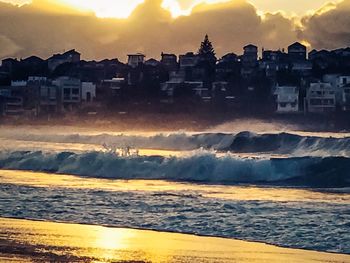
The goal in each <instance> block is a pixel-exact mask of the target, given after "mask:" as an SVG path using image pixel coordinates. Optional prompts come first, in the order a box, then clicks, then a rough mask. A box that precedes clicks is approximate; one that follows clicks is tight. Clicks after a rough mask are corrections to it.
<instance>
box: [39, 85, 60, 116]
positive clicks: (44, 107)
mask: <svg viewBox="0 0 350 263" xmlns="http://www.w3.org/2000/svg"><path fill="white" fill-rule="evenodd" d="M60 109H61V98H60V92H59V88H58V87H57V86H55V85H53V84H51V83H46V84H43V85H41V86H40V96H39V100H38V105H37V115H42V114H56V113H59V112H60Z"/></svg>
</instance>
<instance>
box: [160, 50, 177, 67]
mask: <svg viewBox="0 0 350 263" xmlns="http://www.w3.org/2000/svg"><path fill="white" fill-rule="evenodd" d="M161 57H162V58H161V60H160V63H161V64H162V65H163V66H164V67H165V69H166V70H167V71H168V72H174V71H177V70H178V68H179V65H178V63H177V56H176V55H175V54H166V53H163V52H162V54H161Z"/></svg>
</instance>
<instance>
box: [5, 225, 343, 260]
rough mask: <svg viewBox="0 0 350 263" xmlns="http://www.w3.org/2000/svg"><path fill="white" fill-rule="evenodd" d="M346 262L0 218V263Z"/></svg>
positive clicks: (240, 244) (223, 242)
mask: <svg viewBox="0 0 350 263" xmlns="http://www.w3.org/2000/svg"><path fill="white" fill-rule="evenodd" d="M48 261H49V262H243V263H245V262H269V263H274V262H276V263H277V262H293V263H294V262H333V263H336V262H339V263H340V262H350V255H340V254H331V253H321V252H314V251H305V250H300V249H287V248H280V247H276V246H271V245H266V244H262V243H254V242H245V241H239V240H232V239H224V238H212V237H200V236H193V235H185V234H176V233H164V232H155V231H145V230H135V229H125V228H110V227H103V226H91V225H78V224H64V223H51V222H41V221H30V220H17V219H6V218H0V262H48Z"/></svg>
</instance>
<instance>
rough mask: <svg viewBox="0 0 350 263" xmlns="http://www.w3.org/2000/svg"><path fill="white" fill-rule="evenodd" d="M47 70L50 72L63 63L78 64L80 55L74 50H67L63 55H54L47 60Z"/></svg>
mask: <svg viewBox="0 0 350 263" xmlns="http://www.w3.org/2000/svg"><path fill="white" fill-rule="evenodd" d="M47 61H48V68H49V70H50V71H54V70H55V69H56V68H57V67H58V66H60V65H62V64H64V63H79V62H80V53H79V52H77V51H76V50H75V49H72V50H69V51H67V52H65V53H63V54H55V55H53V56H52V57H50V58H49V59H48V60H47Z"/></svg>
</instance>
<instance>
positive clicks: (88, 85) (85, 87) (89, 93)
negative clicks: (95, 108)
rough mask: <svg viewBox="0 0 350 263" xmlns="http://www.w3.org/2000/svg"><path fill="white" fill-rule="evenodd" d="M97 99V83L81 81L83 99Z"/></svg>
mask: <svg viewBox="0 0 350 263" xmlns="http://www.w3.org/2000/svg"><path fill="white" fill-rule="evenodd" d="M95 99H96V85H95V84H93V83H92V82H82V83H81V100H82V101H83V102H93V101H95Z"/></svg>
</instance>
